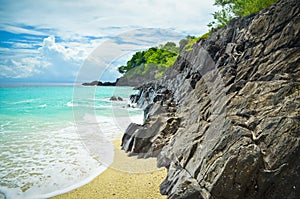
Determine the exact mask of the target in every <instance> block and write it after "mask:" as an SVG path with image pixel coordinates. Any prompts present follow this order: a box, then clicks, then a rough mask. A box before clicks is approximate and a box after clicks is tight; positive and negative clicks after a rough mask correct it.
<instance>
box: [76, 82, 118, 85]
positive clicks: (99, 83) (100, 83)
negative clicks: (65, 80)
mask: <svg viewBox="0 0 300 199" xmlns="http://www.w3.org/2000/svg"><path fill="white" fill-rule="evenodd" d="M82 85H83V86H116V82H101V81H92V82H90V83H83V84H82Z"/></svg>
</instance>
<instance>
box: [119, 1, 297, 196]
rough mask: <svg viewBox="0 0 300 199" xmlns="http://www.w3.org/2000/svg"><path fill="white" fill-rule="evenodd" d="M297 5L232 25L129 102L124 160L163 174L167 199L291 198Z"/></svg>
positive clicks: (293, 188) (278, 7)
mask: <svg viewBox="0 0 300 199" xmlns="http://www.w3.org/2000/svg"><path fill="white" fill-rule="evenodd" d="M299 12H300V2H299V1H298V0H282V1H279V2H278V3H277V4H275V5H274V6H271V7H270V8H268V9H265V10H263V11H261V12H260V13H259V14H257V15H250V16H248V17H245V18H240V19H235V20H233V21H232V22H231V23H230V24H229V25H228V26H226V27H224V28H222V29H219V30H216V31H213V32H212V33H211V35H210V37H209V38H208V39H207V40H205V41H204V40H201V41H200V42H199V43H197V44H195V45H194V47H193V49H192V50H191V51H189V52H185V53H183V54H181V56H179V58H178V59H177V61H176V63H175V65H174V67H172V68H171V69H170V70H169V71H167V73H166V75H165V76H164V77H163V79H162V80H159V81H156V82H152V83H148V84H146V85H143V86H141V87H139V90H140V92H139V93H138V94H137V95H135V96H132V97H131V99H132V100H133V101H134V102H135V103H137V104H138V105H139V106H140V107H143V108H144V110H145V124H144V125H131V126H129V127H128V129H127V131H126V132H125V135H124V137H123V142H122V146H123V149H125V151H126V152H128V153H130V154H132V155H138V156H139V157H152V156H156V157H157V160H158V166H160V167H166V168H168V175H167V177H166V179H165V181H164V182H163V183H162V184H161V187H160V190H161V193H162V194H165V195H168V197H169V198H204V199H208V198H212V199H214V198H228V199H234V198H245V199H250V198H291V199H293V198H295V199H296V198H299V196H300V180H299V179H300V152H299V142H300V134H299V133H300V114H299V113H300V43H299V41H300V31H299V30H300V29H299V27H300V17H299V16H300V14H299Z"/></svg>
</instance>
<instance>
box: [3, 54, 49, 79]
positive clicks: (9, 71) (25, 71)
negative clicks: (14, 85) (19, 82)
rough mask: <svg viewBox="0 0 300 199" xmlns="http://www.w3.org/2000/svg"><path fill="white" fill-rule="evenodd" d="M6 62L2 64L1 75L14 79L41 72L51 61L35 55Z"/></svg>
mask: <svg viewBox="0 0 300 199" xmlns="http://www.w3.org/2000/svg"><path fill="white" fill-rule="evenodd" d="M5 63H6V64H1V65H0V71H1V72H0V76H2V77H5V78H14V79H18V78H27V77H30V76H32V75H33V74H40V73H41V72H42V70H41V69H42V68H44V67H47V66H48V65H49V63H47V62H44V61H42V60H40V59H36V58H35V57H26V58H22V59H20V61H15V60H7V61H6V62H5Z"/></svg>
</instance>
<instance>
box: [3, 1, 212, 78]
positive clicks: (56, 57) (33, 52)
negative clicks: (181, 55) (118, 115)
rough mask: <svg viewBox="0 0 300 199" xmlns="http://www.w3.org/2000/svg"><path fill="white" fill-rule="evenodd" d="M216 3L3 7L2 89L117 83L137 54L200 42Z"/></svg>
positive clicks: (7, 3)
mask: <svg viewBox="0 0 300 199" xmlns="http://www.w3.org/2000/svg"><path fill="white" fill-rule="evenodd" d="M213 3H214V0H185V1H183V0H127V1H125V0H122V1H121V0H111V1H103V0H102V1H101V0H87V1H79V0H78V1H77V0H64V1H60V0H51V1H48V0H20V1H9V0H0V82H10V81H16V82H86V81H92V80H101V81H114V80H115V79H116V78H117V77H119V76H120V74H119V73H118V72H117V68H118V66H121V65H124V64H126V61H127V60H129V59H130V57H131V56H132V54H133V53H134V52H136V51H140V50H145V49H147V48H149V47H152V46H157V45H159V44H162V43H165V42H167V41H174V42H178V41H179V40H180V39H182V38H184V37H185V36H186V35H195V36H200V35H202V34H204V33H205V32H207V31H208V27H207V24H208V23H209V22H210V21H212V15H211V13H213V12H214V11H215V10H216V9H217V8H216V7H215V6H213Z"/></svg>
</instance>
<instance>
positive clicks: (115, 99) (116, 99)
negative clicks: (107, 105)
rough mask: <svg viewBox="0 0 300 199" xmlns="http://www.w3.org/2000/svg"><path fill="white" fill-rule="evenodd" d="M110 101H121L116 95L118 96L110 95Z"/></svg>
mask: <svg viewBox="0 0 300 199" xmlns="http://www.w3.org/2000/svg"><path fill="white" fill-rule="evenodd" d="M109 100H110V101H123V98H122V97H118V96H111V97H110V98H109Z"/></svg>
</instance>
